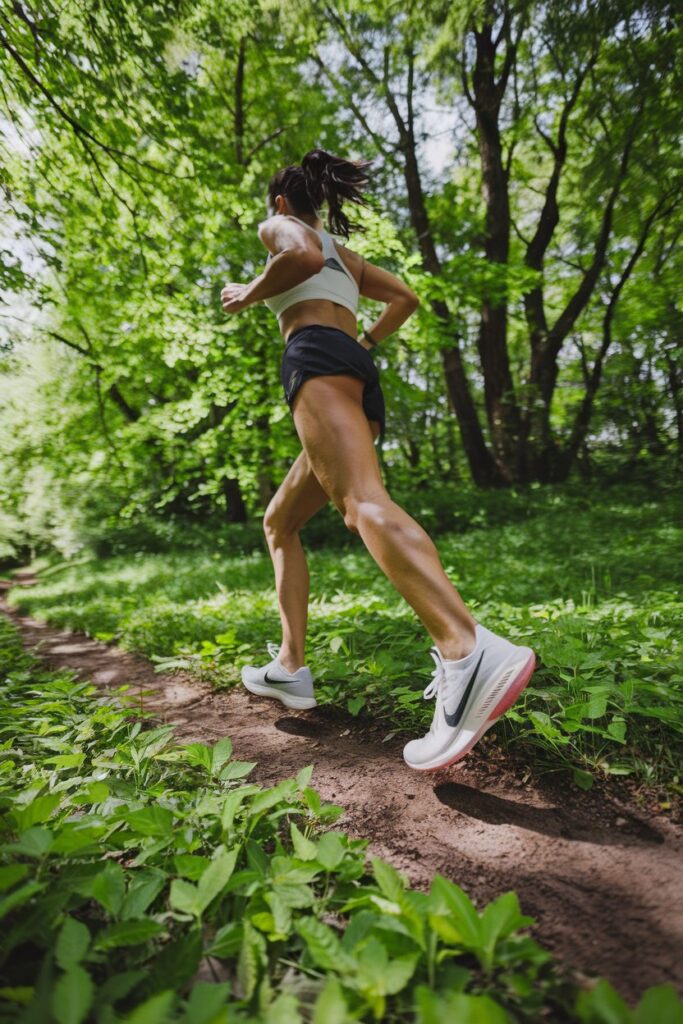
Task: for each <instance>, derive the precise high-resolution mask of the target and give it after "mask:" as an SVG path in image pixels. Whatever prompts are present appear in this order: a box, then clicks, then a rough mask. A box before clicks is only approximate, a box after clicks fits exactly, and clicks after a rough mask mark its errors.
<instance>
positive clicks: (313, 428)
mask: <svg viewBox="0 0 683 1024" xmlns="http://www.w3.org/2000/svg"><path fill="white" fill-rule="evenodd" d="M364 386H365V382H364V381H362V380H360V379H359V378H358V377H353V376H350V375H347V374H336V375H334V376H319V377H310V378H309V379H308V380H306V381H304V383H303V384H302V385H301V387H300V388H299V390H298V392H297V394H296V397H295V399H294V402H293V404H292V415H293V417H294V425H295V426H296V430H297V433H298V435H299V439H300V440H301V444H302V445H303V449H304V452H305V454H306V457H307V458H308V462H309V465H310V467H311V469H312V470H313V472H314V473H315V475H316V477H317V479H318V481H319V482H320V485H321V486H322V487H323V489H324V490H325V492H326V493H327V494H328V495H329V497H330V499H331V500H332V501H333V502H334V504H335V505H336V506H337V508H338V509H339V511H340V512H341V513H342V515H346V514H347V512H348V511H349V505H350V504H351V503H355V502H357V501H366V500H369V499H375V498H379V499H380V500H385V499H386V498H387V497H388V495H387V492H386V489H385V487H384V483H383V481H382V475H381V472H380V467H379V462H378V459H377V449H376V448H375V444H374V441H375V438H376V437H377V435H378V433H379V423H378V422H377V421H375V420H372V421H371V420H368V418H367V416H366V415H365V412H364V411H363V404H362V402H363V388H364Z"/></svg>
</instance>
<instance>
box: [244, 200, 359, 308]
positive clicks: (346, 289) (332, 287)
mask: <svg viewBox="0 0 683 1024" xmlns="http://www.w3.org/2000/svg"><path fill="white" fill-rule="evenodd" d="M289 216H293V215H292V214H289ZM293 219H294V220H298V221H299V223H300V224H305V223H306V222H305V221H303V220H301V218H299V217H293ZM306 227H307V228H310V227H311V225H310V224H306ZM311 230H312V231H315V232H316V234H317V235H319V236H320V239H321V241H322V246H323V257H324V259H325V265H324V267H323V268H322V270H319V271H318V273H317V274H312V275H311V277H307V278H306V280H305V281H302V282H301V284H296V285H294V287H293V288H288V289H287V291H284V292H280V293H279V294H278V295H272V296H271V297H270V298H268V299H264V300H263V301H264V303H265V304H266V306H268V309H270V310H272V312H273V313H275V315H276V316H277V317H278V318H279V317H280V316H281V315H282V314H283V313H284V311H285V310H286V309H288V308H289V306H293V305H294V303H295V302H303V301H304V300H305V299H329V300H330V301H331V302H337V303H339V305H341V306H345V307H346V308H347V309H350V310H351V312H352V313H354V314H355V313H356V312H357V311H358V298H359V294H360V293H359V290H358V285H357V284H356V282H355V280H354V278H353V277H352V276H351V274H350V273H349V271H348V270H347V268H346V266H345V265H344V261H343V260H342V258H341V257H340V256H339V254H338V253H337V250H336V248H335V245H334V241H333V239H332V235H330V234H329V232H327V231H325V229H324V228H323V229H322V230H321V231H318V230H317V229H316V228H311ZM272 258H273V254H272V253H268V259H267V260H266V263H268V261H269V260H271V259H272Z"/></svg>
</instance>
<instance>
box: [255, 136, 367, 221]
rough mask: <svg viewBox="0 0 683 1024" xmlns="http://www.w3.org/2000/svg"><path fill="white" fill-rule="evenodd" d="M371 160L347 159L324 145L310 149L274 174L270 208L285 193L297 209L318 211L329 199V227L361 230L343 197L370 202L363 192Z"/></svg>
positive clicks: (364, 204)
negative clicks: (344, 208) (298, 160)
mask: <svg viewBox="0 0 683 1024" xmlns="http://www.w3.org/2000/svg"><path fill="white" fill-rule="evenodd" d="M371 163H373V161H372V160H345V159H344V158H343V157H339V156H333V154H332V153H326V152H325V150H324V149H311V150H309V151H308V153H306V155H305V156H304V157H303V159H302V161H301V166H298V165H297V164H293V165H291V166H289V167H284V168H283V169H282V170H281V171H278V172H277V174H275V175H273V177H272V178H271V180H270V184H269V186H268V199H269V202H270V205H271V208H273V209H274V207H275V197H276V196H277V195H278V194H282V195H284V196H286V197H287V200H288V201H289V203H290V205H291V206H292V208H293V209H294V210H296V212H297V213H312V214H316V215H318V211H319V209H320V207H321V206H322V205H323V203H327V207H328V217H327V226H328V230H329V231H330V232H331V233H332V234H334V235H342V236H343V237H344V238H348V237H349V233H350V231H352V230H353V231H362V230H363V227H362V225H360V224H356V223H354V222H352V221H350V220H349V218H348V217H347V216H346V214H345V213H344V211H343V210H342V203H343V202H344V201H347V202H350V203H357V204H358V205H359V206H370V205H371V204H370V203H369V202H368V201H367V199H366V198H365V196H364V195H363V189H364V188H365V186H366V185H367V183H368V177H367V173H366V170H367V168H368V167H369V166H370V164H371Z"/></svg>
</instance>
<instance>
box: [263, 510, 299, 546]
mask: <svg viewBox="0 0 683 1024" xmlns="http://www.w3.org/2000/svg"><path fill="white" fill-rule="evenodd" d="M297 529H298V527H297V526H296V524H294V523H292V522H291V521H290V520H289V519H288V517H287V516H286V514H285V513H284V511H283V509H282V508H281V507H280V506H279V505H278V503H277V502H275V501H274V500H272V501H271V502H270V503H269V505H268V507H267V508H266V511H265V512H264V513H263V532H264V533H265V535H266V540H267V541H268V543H269V544H270V543H271V542H273V541H275V542H277V541H278V540H282V539H283V538H286V537H291V536H292V534H294V533H296V532H297Z"/></svg>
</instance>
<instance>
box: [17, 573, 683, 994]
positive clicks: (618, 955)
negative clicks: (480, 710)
mask: <svg viewBox="0 0 683 1024" xmlns="http://www.w3.org/2000/svg"><path fill="white" fill-rule="evenodd" d="M17 581H18V580H17ZM22 582H23V583H24V585H30V582H31V579H30V577H28V578H27V577H24V579H23V581H22ZM0 611H3V612H4V613H5V614H7V615H8V616H9V617H10V618H11V619H12V621H13V622H14V623H15V624H16V625H17V626H18V627H19V629H20V630H21V633H22V635H23V638H24V642H25V644H26V646H27V647H28V648H29V649H32V650H34V653H35V654H37V655H38V656H39V657H41V658H42V659H44V660H45V661H46V662H47V663H48V664H49V665H50V666H53V667H56V668H68V669H72V670H74V671H75V672H76V674H77V675H78V676H79V678H83V679H90V680H92V681H93V682H94V683H96V684H97V685H99V686H101V687H103V688H106V687H110V686H120V685H122V684H124V683H128V684H129V685H130V692H131V693H132V694H137V693H139V692H140V690H144V691H147V690H155V691H156V692H155V693H154V694H152V695H149V694H146V695H145V696H144V698H143V699H144V706H145V708H146V709H147V710H153V711H154V712H155V714H156V715H157V716H158V717H159V719H160V720H162V721H164V722H171V723H173V724H174V725H175V729H176V735H177V737H178V739H179V740H181V741H182V742H191V741H195V740H200V741H202V742H205V743H211V742H214V741H215V740H217V739H219V738H220V737H221V736H225V735H229V736H230V737H231V739H232V740H233V743H234V748H235V756H236V757H237V758H239V759H241V760H245V761H257V762H258V765H257V768H256V769H255V770H254V773H253V775H252V778H254V779H255V781H259V782H263V783H272V782H274V781H276V780H279V779H281V778H286V777H288V776H290V775H293V774H295V773H296V772H297V771H298V770H299V769H300V768H301V767H303V766H304V765H307V764H314V765H315V769H314V773H313V779H312V785H314V786H315V787H316V788H317V789H318V790H319V791H320V792H321V794H322V795H323V797H324V798H325V799H328V800H334V801H335V802H337V803H339V804H341V805H342V806H343V807H345V808H346V815H345V817H344V818H342V819H341V820H340V825H339V827H343V828H344V829H345V830H346V831H347V832H349V833H351V834H354V835H358V836H363V837H365V838H369V839H370V840H371V845H370V852H371V853H373V854H376V855H378V856H381V857H385V858H387V859H388V860H390V861H391V862H392V863H393V864H394V865H395V866H396V867H398V868H399V869H401V870H402V871H403V872H404V873H405V874H406V875H407V876H408V877H409V879H410V881H411V883H412V884H413V885H416V886H418V887H426V886H427V885H428V884H429V881H430V879H431V877H432V876H433V874H434V873H435V872H440V873H441V874H443V875H445V876H446V877H448V878H451V879H453V881H455V882H457V883H458V884H459V885H461V886H462V887H463V888H464V889H466V890H467V891H468V892H469V894H470V896H471V897H472V898H473V899H474V900H475V901H476V902H477V903H478V904H480V903H481V902H483V901H487V900H490V899H493V898H494V897H495V896H497V895H498V894H500V893H501V892H503V891H505V890H507V889H515V890H516V891H517V893H518V894H519V897H520V901H521V905H522V910H523V912H525V913H527V914H531V915H532V916H533V917H534V918H535V919H536V925H535V926H534V927H533V928H532V930H531V931H532V934H533V935H534V936H535V937H536V938H537V939H538V940H539V941H540V942H542V943H543V944H544V945H545V946H546V947H548V948H549V949H551V950H552V951H553V952H554V953H555V955H556V956H557V957H558V959H561V960H563V961H564V962H565V963H567V964H569V965H571V966H572V967H573V968H574V969H575V970H576V971H577V972H578V973H579V974H580V975H587V976H594V975H602V976H604V977H606V978H608V979H609V980H610V981H611V982H612V984H613V985H615V986H616V988H617V989H618V990H619V991H620V992H621V993H622V994H623V995H624V997H625V998H626V999H628V1000H629V1001H630V1002H631V1003H633V1002H635V1001H636V1000H637V998H638V997H639V995H640V993H641V992H642V991H643V989H645V988H646V987H648V986H649V985H654V984H659V983H662V982H666V981H672V982H673V983H674V984H675V985H676V986H677V987H678V988H679V990H683V961H682V958H681V956H680V950H681V949H682V948H683V877H682V876H683V871H682V867H681V863H682V862H681V852H682V850H683V828H680V827H679V826H676V825H673V824H672V823H671V822H669V821H667V820H666V819H665V818H663V817H662V816H661V815H657V816H648V815H647V813H645V812H643V811H641V810H638V809H636V808H634V807H633V806H629V804H628V803H627V802H626V800H625V799H618V798H617V797H616V796H614V795H612V794H608V793H605V792H600V791H599V790H592V791H590V792H588V793H583V792H580V791H578V790H575V789H574V788H573V787H568V786H567V784H566V781H564V780H562V779H559V778H556V777H554V776H544V777H540V778H531V777H529V773H528V770H527V769H526V768H525V766H524V764H523V763H519V762H518V763H517V764H516V765H514V764H512V766H511V762H510V759H509V758H505V759H503V758H502V757H501V754H500V750H499V748H497V747H496V746H495V742H494V741H493V740H489V741H488V742H486V738H485V741H484V742H482V743H480V744H479V745H478V746H477V748H476V750H475V751H473V752H472V754H470V755H469V756H468V757H467V758H466V759H465V760H464V761H463V762H461V764H460V765H458V766H454V767H453V768H450V769H446V770H444V771H443V772H438V773H434V774H424V775H423V774H421V773H418V772H414V771H411V769H409V768H407V767H406V766H405V765H404V762H403V759H402V756H401V749H402V745H403V742H404V741H403V740H399V739H394V740H389V741H388V742H384V743H383V742H382V741H381V734H378V733H377V730H376V729H372V728H366V729H359V725H358V723H357V722H355V721H354V720H353V719H351V718H350V717H349V718H347V717H345V716H344V715H343V714H340V713H339V712H336V711H334V710H333V709H330V708H317V709H315V710H314V711H312V712H311V711H309V712H299V713H296V712H291V711H288V710H287V709H285V708H283V706H282V705H280V704H279V703H278V702H275V701H269V700H263V699H258V698H254V697H251V696H250V695H248V694H247V693H246V691H243V690H240V689H236V690H234V691H216V690H214V689H213V688H212V687H211V686H209V685H207V684H204V683H201V682H199V681H197V680H196V679H193V678H192V677H191V676H189V675H188V674H186V673H174V674H173V675H170V674H165V675H160V674H157V673H155V672H154V668H153V665H152V664H151V663H150V662H149V661H147V660H146V659H145V658H141V657H139V656H136V655H133V654H129V653H127V652H124V651H122V650H120V649H119V648H117V647H115V646H112V645H110V644H104V643H101V642H100V641H97V640H92V639H90V638H89V637H87V636H86V635H85V634H83V633H74V632H71V631H69V630H60V629H55V628H52V627H50V626H48V625H46V624H44V623H41V622H38V621H36V620H35V619H32V618H30V617H29V616H25V615H20V614H18V613H17V612H16V611H15V610H13V609H12V608H10V607H9V606H8V605H7V603H6V602H5V601H4V600H0ZM524 779H526V782H525V781H523V780H524Z"/></svg>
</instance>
